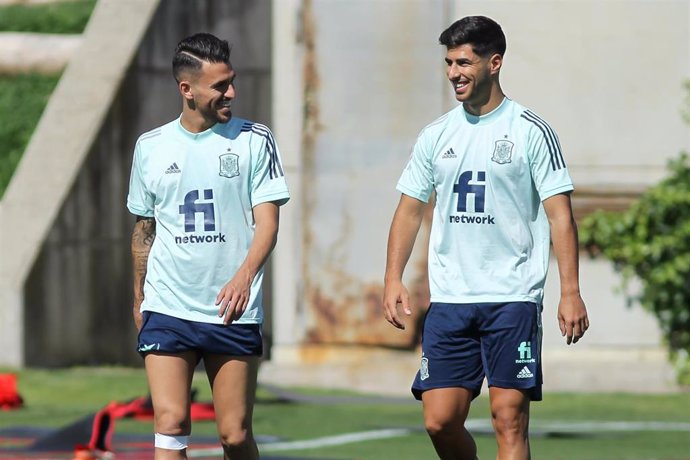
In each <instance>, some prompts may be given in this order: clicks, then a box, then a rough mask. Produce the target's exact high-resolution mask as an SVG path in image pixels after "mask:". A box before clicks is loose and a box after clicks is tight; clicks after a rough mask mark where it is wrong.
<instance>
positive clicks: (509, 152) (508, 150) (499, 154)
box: [491, 140, 514, 165]
mask: <svg viewBox="0 0 690 460" xmlns="http://www.w3.org/2000/svg"><path fill="white" fill-rule="evenodd" d="M513 145H514V144H513V143H512V142H510V141H506V140H500V141H496V147H495V148H494V154H493V156H492V157H491V161H495V162H496V163H498V164H499V165H504V164H506V163H510V162H511V161H512V156H513Z"/></svg>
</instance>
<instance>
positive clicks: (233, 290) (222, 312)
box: [216, 272, 252, 326]
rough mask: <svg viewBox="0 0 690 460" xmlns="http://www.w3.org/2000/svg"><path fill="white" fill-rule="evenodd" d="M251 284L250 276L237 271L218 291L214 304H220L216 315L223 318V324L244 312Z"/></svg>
mask: <svg viewBox="0 0 690 460" xmlns="http://www.w3.org/2000/svg"><path fill="white" fill-rule="evenodd" d="M251 285H252V278H251V276H249V275H247V274H246V273H244V272H237V273H236V274H235V276H233V277H232V279H231V280H230V281H228V283H227V284H226V285H225V286H223V289H221V290H220V292H219V293H218V296H217V297H216V305H219V306H220V308H219V309H218V316H220V317H222V318H224V319H223V324H225V325H226V326H227V325H228V324H230V323H231V322H233V321H235V320H237V319H239V318H240V317H241V316H242V314H244V312H245V310H246V309H247V305H248V304H249V291H250V288H251Z"/></svg>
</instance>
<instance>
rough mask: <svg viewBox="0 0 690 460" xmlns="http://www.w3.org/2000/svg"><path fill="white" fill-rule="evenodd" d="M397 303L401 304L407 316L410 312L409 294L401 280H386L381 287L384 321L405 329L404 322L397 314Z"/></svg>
mask: <svg viewBox="0 0 690 460" xmlns="http://www.w3.org/2000/svg"><path fill="white" fill-rule="evenodd" d="M398 304H402V309H403V311H404V312H405V314H406V315H407V316H410V315H411V314H412V310H411V309H410V295H409V294H408V292H407V288H405V286H404V285H403V284H402V281H394V282H390V283H389V282H387V283H386V284H385V287H384V289H383V314H384V316H385V317H386V321H388V322H389V323H391V324H392V325H393V326H395V327H397V328H398V329H403V330H404V329H405V323H403V321H402V319H401V318H400V316H399V314H398Z"/></svg>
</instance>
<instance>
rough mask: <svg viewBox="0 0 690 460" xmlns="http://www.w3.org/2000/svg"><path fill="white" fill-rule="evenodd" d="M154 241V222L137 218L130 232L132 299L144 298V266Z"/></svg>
mask: <svg viewBox="0 0 690 460" xmlns="http://www.w3.org/2000/svg"><path fill="white" fill-rule="evenodd" d="M155 239H156V220H155V219H154V218H153V217H137V223H136V224H135V225H134V231H132V266H133V272H134V298H135V299H139V300H141V299H143V298H144V279H145V278H146V264H147V262H148V259H149V253H150V252H151V246H153V241H154V240H155Z"/></svg>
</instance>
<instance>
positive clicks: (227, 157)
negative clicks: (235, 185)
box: [218, 153, 240, 179]
mask: <svg viewBox="0 0 690 460" xmlns="http://www.w3.org/2000/svg"><path fill="white" fill-rule="evenodd" d="M218 158H220V170H219V171H218V174H220V175H221V176H223V177H227V178H228V179H230V178H232V177H235V176H239V175H240V161H239V160H240V157H239V156H238V155H236V154H234V153H224V154H223V155H221V156H219V157H218Z"/></svg>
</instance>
